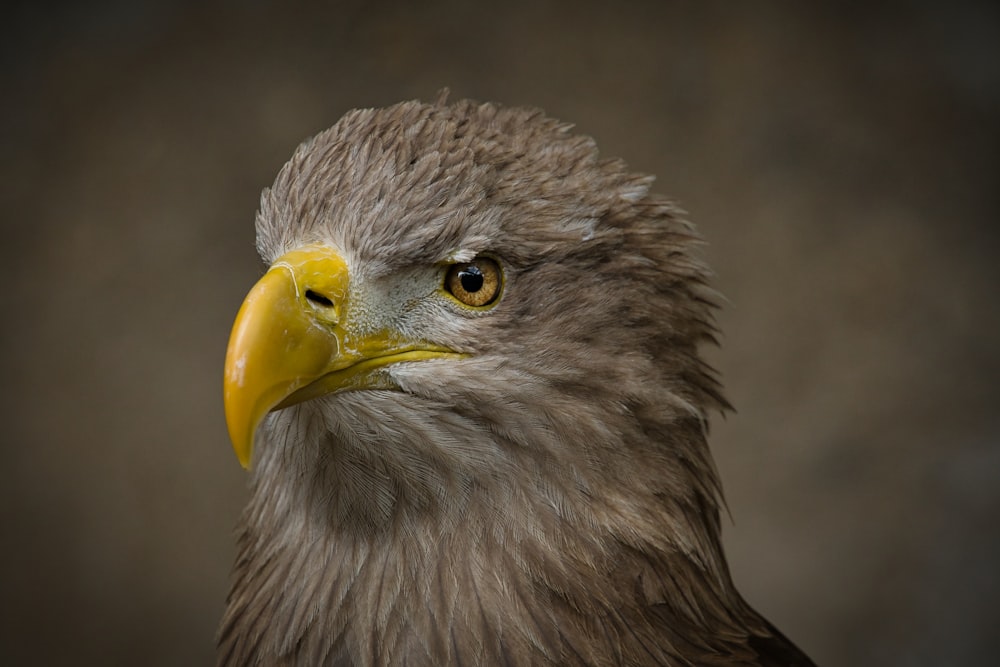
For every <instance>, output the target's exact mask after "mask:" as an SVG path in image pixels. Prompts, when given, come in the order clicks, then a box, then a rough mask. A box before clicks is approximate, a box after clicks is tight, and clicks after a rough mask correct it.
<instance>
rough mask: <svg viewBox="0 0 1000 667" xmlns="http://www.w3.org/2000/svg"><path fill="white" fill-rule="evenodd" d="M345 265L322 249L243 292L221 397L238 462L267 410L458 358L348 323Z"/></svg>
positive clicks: (295, 254)
mask: <svg viewBox="0 0 1000 667" xmlns="http://www.w3.org/2000/svg"><path fill="white" fill-rule="evenodd" d="M349 287H350V276H349V273H348V267H347V263H346V262H345V261H344V260H343V258H342V257H340V256H339V255H338V254H337V253H336V252H334V251H333V250H331V249H330V248H328V247H326V246H321V245H312V246H306V247H303V248H300V249H298V250H293V251H292V252H289V253H288V254H286V255H283V256H282V257H280V258H278V259H277V260H276V261H275V262H274V264H272V265H271V268H270V269H269V270H268V272H267V273H266V274H265V275H264V277H263V278H261V279H260V281H259V282H258V283H257V284H256V285H254V287H253V289H251V290H250V293H249V294H247V297H246V299H245V300H244V301H243V305H242V306H241V307H240V310H239V313H238V314H237V315H236V322H235V323H234V325H233V330H232V333H231V334H230V338H229V347H228V349H227V351H226V366H225V378H224V383H223V393H224V400H225V410H226V424H227V426H228V427H229V437H230V439H231V440H232V442H233V449H235V450H236V456H237V458H238V459H239V461H240V464H241V465H242V466H243V467H244V468H246V467H248V466H249V464H250V459H251V456H252V454H253V441H254V434H255V432H256V430H257V427H258V426H259V425H260V422H261V421H263V419H264V416H265V415H266V414H267V413H268V412H269V411H271V410H273V409H277V408H284V407H287V406H289V405H293V404H295V403H299V402H301V401H305V400H309V399H311V398H315V397H317V396H320V395H323V394H326V393H330V392H333V391H338V390H343V389H363V388H373V387H384V388H390V387H392V386H393V385H392V383H391V381H390V380H389V379H388V377H387V376H385V374H378V373H376V372H375V371H377V370H378V369H380V368H383V367H384V366H386V365H388V364H392V363H396V362H400V361H416V360H420V359H429V358H437V357H444V356H461V355H457V354H455V353H452V352H451V351H450V350H447V349H444V348H441V347H438V346H434V345H428V344H426V343H414V342H411V341H407V340H405V339H404V338H402V337H401V336H398V335H394V334H393V333H392V332H390V331H386V330H384V329H383V330H381V331H377V332H376V333H374V334H371V333H368V334H366V335H364V336H360V337H359V336H355V335H352V331H351V330H352V329H355V328H357V329H363V330H366V331H367V330H370V327H367V326H364V327H357V326H356V324H355V325H352V324H350V323H349V321H348V320H349V319H350V318H349V313H348V308H349V298H348V296H349V293H350V290H349Z"/></svg>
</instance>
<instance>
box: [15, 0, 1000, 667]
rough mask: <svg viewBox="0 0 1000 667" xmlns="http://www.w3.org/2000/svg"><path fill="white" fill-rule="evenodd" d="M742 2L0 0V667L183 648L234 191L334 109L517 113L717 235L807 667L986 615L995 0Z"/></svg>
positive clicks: (886, 651)
mask: <svg viewBox="0 0 1000 667" xmlns="http://www.w3.org/2000/svg"><path fill="white" fill-rule="evenodd" d="M755 5H756V6H755V7H754V8H753V9H750V8H749V7H737V6H734V4H733V3H715V2H706V3H668V2H645V3H641V2H632V3H628V2H626V3H610V2H580V1H577V2H573V3H568V2H546V1H544V0H531V1H530V2H529V1H522V0H512V1H509V2H504V3H496V4H490V5H487V4H482V5H477V6H473V5H472V3H464V2H458V1H455V2H436V3H426V4H424V3H413V2H402V1H399V2H387V3H368V2H361V1H352V2H329V3H322V4H318V3H317V4H303V3H278V2H266V1H259V2H250V3H238V2H221V3H220V2H215V3H208V4H207V5H206V4H205V3H183V2H167V1H166V0H159V1H147V2H124V1H121V2H96V3H90V4H89V5H88V4H86V3H80V4H72V3H65V4H49V5H47V6H42V5H39V4H33V5H30V6H28V5H25V6H21V7H19V8H16V9H14V10H11V13H10V14H9V16H8V18H7V28H8V29H7V31H6V32H7V35H8V38H9V39H8V40H7V41H6V42H5V44H4V45H3V46H2V47H0V48H2V53H3V59H4V64H3V74H2V76H3V90H4V91H5V95H4V97H5V103H4V104H3V105H2V110H0V114H2V115H0V120H2V127H0V137H2V142H3V143H2V146H3V153H2V158H0V195H2V204H3V205H2V210H3V217H2V225H3V227H2V232H3V238H4V245H3V248H4V253H3V254H4V260H3V269H2V271H3V281H2V287H0V299H2V312H3V314H4V325H3V327H2V336H3V339H2V343H3V344H2V347H0V350H2V353H0V364H2V365H0V377H2V378H3V385H2V386H3V397H2V398H3V400H2V401H0V417H2V419H3V424H4V435H3V441H2V456H3V465H2V472H0V512H2V516H3V535H4V541H3V550H2V555H0V572H2V573H3V574H2V576H0V600H2V618H0V663H3V664H5V665H10V664H32V665H35V664H47V665H48V664H102V665H135V664H142V665H194V664H205V663H210V662H211V661H212V659H213V658H212V655H213V651H212V647H213V634H214V631H215V628H216V623H217V621H218V618H219V616H220V614H221V611H222V606H223V600H224V597H225V594H226V589H227V575H228V571H229V567H230V564H231V561H232V558H233V555H234V547H233V534H232V529H233V526H234V525H235V523H236V520H237V517H238V515H239V512H240V509H241V506H242V504H243V502H244V500H245V491H244V478H243V472H242V470H241V469H240V468H239V466H238V465H237V463H236V460H235V457H234V456H233V455H232V452H231V451H230V449H229V445H228V441H227V438H226V434H225V428H224V424H223V416H222V406H221V386H220V385H221V365H222V360H223V355H224V351H225V344H226V339H227V335H228V328H229V325H230V323H231V321H232V318H233V316H234V314H235V312H236V308H237V306H238V304H239V303H240V301H241V299H242V297H243V295H244V293H245V292H246V290H247V289H248V288H249V287H250V285H251V284H252V282H253V280H254V279H255V278H256V277H257V276H258V275H259V274H260V272H261V268H262V267H261V266H260V264H259V262H258V260H257V258H256V256H255V253H254V249H253V243H254V238H253V216H254V211H255V207H256V202H257V198H258V196H259V191H260V189H261V188H262V187H263V186H265V185H268V184H269V183H270V182H271V180H272V178H273V176H274V174H275V173H276V172H277V170H278V168H279V167H280V166H281V164H282V163H283V162H284V160H285V159H287V158H288V157H289V156H290V155H291V152H292V150H293V148H294V147H295V145H296V144H297V143H298V142H299V141H300V140H302V139H304V138H305V137H307V136H309V135H311V134H314V133H316V132H318V131H319V130H321V129H323V128H325V127H327V126H329V125H331V124H332V123H333V122H334V121H335V120H336V119H337V118H338V117H339V116H340V115H341V114H342V113H343V112H344V111H346V110H348V109H350V108H353V107H359V106H381V105H385V104H390V103H393V102H396V101H400V100H403V99H409V98H414V97H419V98H423V99H432V98H433V97H434V96H435V94H436V92H437V91H438V89H439V88H441V87H444V86H448V87H450V88H451V89H452V97H453V98H457V97H465V96H468V97H473V98H476V99H480V100H496V101H499V102H502V103H505V104H510V105H514V104H517V105H531V106H540V107H543V108H545V109H546V110H547V111H548V112H549V113H550V114H551V115H554V116H557V117H559V118H562V119H565V120H569V121H573V122H576V123H577V127H578V129H579V130H580V131H581V132H584V133H587V134H591V135H593V136H594V137H596V139H597V140H598V143H599V145H600V146H601V147H602V150H603V153H604V154H605V155H607V156H621V157H624V158H625V159H627V160H628V161H629V163H630V164H631V165H632V167H633V168H634V169H636V170H637V171H642V172H647V173H654V174H657V176H658V180H657V187H658V189H659V190H660V191H662V192H665V193H668V194H671V195H672V196H674V197H676V198H677V199H678V200H679V201H680V203H681V204H682V205H683V206H684V208H685V209H686V210H688V211H689V212H690V214H691V217H692V219H694V220H695V222H697V223H698V225H699V226H700V228H701V230H702V231H703V233H704V234H705V236H706V237H707V239H708V242H709V245H708V248H707V255H708V259H709V261H710V262H711V264H712V265H713V267H714V268H715V269H716V272H717V282H716V285H717V287H718V288H719V289H720V290H721V291H722V292H723V293H724V294H725V295H726V296H727V297H728V299H729V302H728V303H727V305H726V306H725V308H724V309H723V311H722V312H721V313H720V325H721V328H722V330H723V333H724V338H723V345H722V348H721V350H718V351H711V352H710V353H709V354H710V356H711V358H712V360H713V362H714V363H715V365H716V366H718V367H719V369H720V370H721V371H722V374H723V377H724V379H725V382H726V385H727V387H728V394H729V396H730V398H731V399H732V400H733V402H734V403H735V405H736V406H737V408H738V410H739V412H738V413H736V414H734V415H730V416H729V417H728V418H727V419H725V420H722V419H718V420H716V423H715V424H714V427H713V447H714V451H715V454H716V458H717V460H718V463H719V467H720V469H721V471H722V475H723V480H724V484H725V486H726V490H727V498H728V501H729V505H730V507H731V511H732V517H733V522H732V524H731V525H727V526H726V541H727V545H728V549H729V558H730V561H731V565H732V568H733V571H734V576H735V578H736V580H737V583H738V584H739V585H740V588H741V590H742V591H743V592H744V594H745V595H746V597H747V598H748V599H749V600H750V601H751V602H752V603H754V604H755V605H756V606H757V607H758V608H759V609H761V611H763V612H764V613H766V614H767V615H768V616H769V617H770V618H771V619H772V620H773V621H774V622H775V623H776V624H777V625H778V626H779V627H781V628H783V629H784V630H785V631H786V632H787V634H789V636H791V637H793V638H794V639H796V640H797V642H798V643H799V644H801V645H802V647H803V648H805V649H807V651H808V652H810V653H811V654H812V655H813V656H814V658H815V659H816V660H817V661H818V662H819V663H820V664H827V665H835V664H842V665H894V664H899V665H941V664H985V663H986V662H988V661H989V660H990V659H991V657H992V656H994V655H995V649H994V648H993V644H994V634H995V632H996V628H997V627H998V626H1000V612H998V611H997V606H996V599H997V597H998V595H1000V582H998V572H1000V570H998V568H997V563H998V562H1000V531H998V530H997V519H998V514H1000V512H998V509H1000V483H998V473H1000V441H998V440H1000V415H998V411H997V391H996V389H997V379H996V378H997V377H998V373H1000V345H998V333H1000V307H998V294H997V287H998V284H1000V283H998V280H997V279H998V277H1000V276H998V273H1000V270H998V261H997V256H998V250H1000V247H998V245H1000V244H998V242H997V241H998V236H997V234H998V232H997V222H998V208H1000V207H998V188H997V184H998V183H1000V179H998V171H1000V170H998V161H1000V150H998V148H1000V143H998V135H1000V132H998V123H997V121H998V113H997V112H998V109H1000V14H998V10H997V9H996V8H995V7H993V5H992V4H991V3H987V2H956V3H934V2H916V3H912V2H911V3H881V4H878V5H866V6H864V7H863V8H862V7H861V6H860V5H859V6H858V7H857V8H856V9H850V8H845V6H841V7H839V8H832V7H831V8H826V9H823V8H818V7H817V6H815V5H813V6H811V8H809V9H806V8H804V7H805V5H803V4H802V3H796V2H791V1H790V0H789V1H785V2H781V1H776V2H769V3H755Z"/></svg>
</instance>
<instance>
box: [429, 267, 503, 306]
mask: <svg viewBox="0 0 1000 667" xmlns="http://www.w3.org/2000/svg"><path fill="white" fill-rule="evenodd" d="M502 282H503V278H502V276H501V274H500V266H499V265H498V264H497V263H496V262H495V261H493V260H492V259H490V258H489V257H477V258H476V259H474V260H472V261H471V262H463V263H462V264H454V265H452V266H451V267H450V268H449V269H448V275H446V276H445V279H444V288H445V289H446V290H448V291H449V292H450V293H451V294H452V296H454V297H455V298H456V299H458V300H459V301H461V302H462V303H464V304H465V305H466V306H476V307H479V306H488V305H490V304H491V303H493V302H494V301H496V298H497V296H498V295H499V294H500V285H501V283H502Z"/></svg>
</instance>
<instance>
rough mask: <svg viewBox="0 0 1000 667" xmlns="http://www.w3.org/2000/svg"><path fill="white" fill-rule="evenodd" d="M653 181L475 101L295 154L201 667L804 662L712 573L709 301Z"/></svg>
mask: <svg viewBox="0 0 1000 667" xmlns="http://www.w3.org/2000/svg"><path fill="white" fill-rule="evenodd" d="M651 184H652V178H651V177H649V176H646V175H640V174H635V173H632V172H630V171H629V169H628V168H627V167H626V165H625V163H624V162H623V161H621V160H619V159H606V158H603V157H601V156H600V155H599V153H598V150H597V147H596V144H595V142H594V140H593V139H591V138H589V137H587V136H582V135H579V134H576V133H574V132H573V130H572V126H571V125H569V124H566V123H564V122H561V121H558V120H555V119H553V118H551V117H548V116H547V115H546V114H545V113H544V112H543V111H541V110H537V109H528V108H519V107H507V106H503V105H499V104H494V103H479V102H475V101H471V100H460V101H454V102H449V101H448V100H447V99H444V98H439V99H438V100H436V101H435V102H431V103H424V102H420V101H408V102H403V103H399V104H396V105H394V106H389V107H386V108H382V109H361V110H354V111H351V112H349V113H347V114H346V115H345V116H343V118H341V119H340V120H339V121H338V122H337V123H336V124H335V125H334V126H333V127H331V128H330V129H328V130H326V131H323V132H321V133H319V134H318V135H316V136H314V137H313V138H311V139H308V140H306V141H305V142H304V143H302V144H301V145H300V146H299V147H298V148H297V149H296V150H295V152H294V154H293V155H292V157H291V159H290V160H289V161H288V162H287V163H286V164H285V165H284V166H283V167H282V168H281V169H280V171H279V173H278V175H277V177H276V179H275V182H274V184H273V185H272V186H271V187H270V188H268V189H265V190H264V192H263V194H262V195H261V200H260V207H259V209H258V212H257V216H256V232H257V249H258V251H259V253H260V255H261V257H262V258H263V260H264V262H265V264H266V265H267V266H268V268H267V270H266V272H264V274H263V277H262V278H260V280H259V282H257V283H256V284H255V285H254V286H253V287H252V289H251V290H250V292H249V294H248V295H247V297H246V299H245V301H244V302H243V304H242V306H241V307H240V309H239V312H238V314H237V316H236V320H235V324H234V326H233V329H232V333H231V335H230V340H229V346H228V349H227V353H226V361H225V372H224V405H225V415H226V421H227V426H228V430H229V435H230V437H231V440H232V444H233V447H234V449H235V451H236V455H237V457H238V459H239V461H240V463H241V464H242V465H243V466H244V467H246V468H248V470H249V475H248V485H249V501H248V504H247V506H246V508H245V511H244V512H243V514H242V517H241V519H240V522H239V526H238V529H237V541H238V544H237V558H236V562H235V566H234V569H233V575H232V583H231V589H230V593H229V595H228V598H227V607H226V610H225V613H224V616H223V619H222V622H221V627H220V629H219V632H218V660H219V664H221V665H358V666H363V667H367V666H371V667H374V666H377V665H413V666H420V665H517V666H522V665H588V666H598V665H600V666H605V665H607V666H610V665H812V662H811V661H810V660H809V659H808V658H807V657H806V656H805V655H804V654H803V653H802V652H801V651H800V650H799V649H798V648H796V647H795V646H794V644H792V643H791V642H790V641H789V640H788V639H786V638H785V637H784V636H783V635H782V634H781V633H780V632H779V631H778V630H777V629H775V627H774V626H772V625H771V624H770V623H769V622H768V621H767V620H765V619H764V618H763V617H762V616H761V615H760V614H758V613H757V612H756V611H754V609H753V608H751V607H750V606H749V605H748V604H747V603H746V602H745V601H744V600H743V598H742V597H741V596H740V594H739V593H738V592H737V590H736V588H735V587H734V584H733V581H732V579H731V576H730V573H729V569H728V566H727V564H726V559H725V556H724V553H723V549H722V546H721V542H720V509H721V508H722V507H723V501H722V492H721V488H720V481H719V476H718V474H717V472H716V469H715V466H714V463H713V460H712V457H711V454H710V452H709V448H708V444H707V432H708V418H709V416H710V415H711V414H714V413H716V412H718V411H724V410H726V409H727V408H728V404H727V402H726V399H725V398H724V397H723V394H722V391H721V387H720V383H719V381H718V379H717V377H716V374H715V373H714V371H713V370H712V369H711V368H710V367H709V366H708V365H707V364H706V362H705V361H704V359H703V358H702V356H700V349H701V347H702V346H703V345H705V344H712V343H714V337H715V334H716V329H715V325H714V323H713V312H714V310H715V307H716V305H715V304H716V302H717V300H718V299H717V297H716V295H715V293H714V292H713V290H712V289H711V287H710V285H709V272H708V269H707V267H706V266H705V264H704V263H703V262H702V260H701V259H700V258H699V256H698V251H697V250H698V246H699V244H700V243H701V241H700V238H699V236H698V233H697V232H696V230H695V229H694V228H693V227H692V225H691V224H690V223H689V222H687V221H686V219H685V216H684V214H683V213H682V212H681V211H680V210H679V208H678V207H677V206H676V205H675V204H674V203H673V202H672V201H671V200H670V199H668V198H666V197H663V196H660V195H657V194H654V193H653V192H652V191H651Z"/></svg>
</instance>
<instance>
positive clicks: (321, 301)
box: [306, 289, 333, 306]
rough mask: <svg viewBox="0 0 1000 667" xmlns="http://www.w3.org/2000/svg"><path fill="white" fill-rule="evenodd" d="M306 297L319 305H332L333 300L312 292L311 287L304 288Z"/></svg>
mask: <svg viewBox="0 0 1000 667" xmlns="http://www.w3.org/2000/svg"><path fill="white" fill-rule="evenodd" d="M306 298H307V299H309V300H310V301H312V302H313V303H317V304H319V305H321V306H332V305H333V301H331V300H330V299H329V298H327V297H325V296H323V295H322V294H320V293H319V292H314V291H313V290H311V289H307V290H306Z"/></svg>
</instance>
